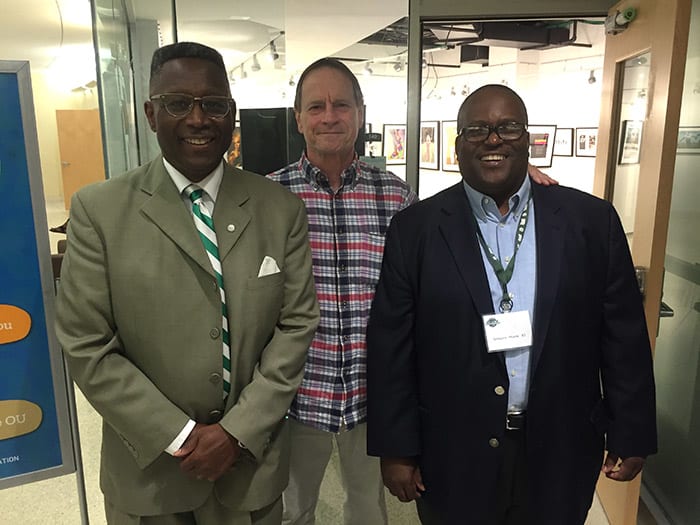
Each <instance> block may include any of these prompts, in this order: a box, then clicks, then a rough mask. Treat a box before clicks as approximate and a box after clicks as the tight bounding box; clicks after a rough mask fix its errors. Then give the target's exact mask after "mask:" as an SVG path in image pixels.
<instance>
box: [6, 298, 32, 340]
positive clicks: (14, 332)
mask: <svg viewBox="0 0 700 525" xmlns="http://www.w3.org/2000/svg"><path fill="white" fill-rule="evenodd" d="M31 327H32V318H31V316H30V315H29V314H28V313H27V312H25V311H24V310H22V309H21V308H18V307H17V306H12V305H11V304H0V345H2V344H7V343H14V342H15V341H20V340H22V339H24V338H25V337H27V334H28V333H29V330H30V329H31Z"/></svg>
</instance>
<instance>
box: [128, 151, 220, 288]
mask: <svg viewBox="0 0 700 525" xmlns="http://www.w3.org/2000/svg"><path fill="white" fill-rule="evenodd" d="M141 190H142V191H143V192H145V193H146V194H148V195H149V196H150V198H149V199H148V200H146V202H145V203H144V205H143V206H142V208H141V210H142V211H143V213H144V214H145V215H146V216H147V217H149V218H150V219H151V220H152V221H153V222H154V223H155V224H156V225H157V226H158V228H160V230H161V231H162V232H163V233H164V234H165V235H167V236H168V237H169V238H170V239H171V240H172V241H173V242H174V243H175V244H177V245H178V246H179V247H180V249H181V250H182V251H183V252H184V253H186V254H187V255H188V256H189V257H191V258H192V259H193V260H194V261H195V262H196V263H197V264H198V265H199V266H201V267H202V269H203V270H205V271H206V272H207V273H209V274H211V275H212V276H214V269H213V268H212V266H211V263H210V262H209V258H208V257H207V254H206V251H205V250H204V245H203V244H202V240H201V239H200V238H199V234H198V233H197V228H196V227H195V225H194V221H193V220H192V216H191V214H190V212H189V211H188V209H187V206H186V205H185V203H184V202H183V201H182V197H181V196H180V194H179V193H178V191H177V187H176V186H175V183H174V182H173V181H172V179H171V178H170V176H169V175H168V172H167V171H166V169H165V166H164V165H163V158H162V157H161V156H158V158H156V159H155V160H154V161H152V162H151V164H150V165H149V166H148V169H147V170H146V172H145V173H144V174H143V180H142V183H141Z"/></svg>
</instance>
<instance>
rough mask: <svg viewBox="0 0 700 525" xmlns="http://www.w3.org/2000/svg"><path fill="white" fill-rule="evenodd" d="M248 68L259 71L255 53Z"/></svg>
mask: <svg viewBox="0 0 700 525" xmlns="http://www.w3.org/2000/svg"><path fill="white" fill-rule="evenodd" d="M250 69H252V70H253V71H260V62H258V55H257V53H256V54H254V55H253V65H252V66H250Z"/></svg>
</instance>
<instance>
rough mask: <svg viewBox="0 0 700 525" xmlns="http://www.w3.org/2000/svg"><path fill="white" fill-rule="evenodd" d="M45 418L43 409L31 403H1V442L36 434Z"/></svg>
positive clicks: (11, 401)
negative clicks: (32, 433) (31, 433)
mask: <svg viewBox="0 0 700 525" xmlns="http://www.w3.org/2000/svg"><path fill="white" fill-rule="evenodd" d="M43 418H44V416H43V413H42V411H41V407H40V406H39V405H37V404H36V403H32V402H31V401H25V400H23V399H9V400H6V401H0V441H1V440H3V439H10V438H14V437H18V436H23V435H25V434H29V433H30V432H34V431H35V430H36V429H37V428H39V426H40V425H41V421H42V419H43Z"/></svg>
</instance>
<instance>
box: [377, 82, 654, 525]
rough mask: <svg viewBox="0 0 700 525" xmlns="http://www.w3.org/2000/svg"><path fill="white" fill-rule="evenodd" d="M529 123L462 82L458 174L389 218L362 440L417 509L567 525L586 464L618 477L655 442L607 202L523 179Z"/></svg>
mask: <svg viewBox="0 0 700 525" xmlns="http://www.w3.org/2000/svg"><path fill="white" fill-rule="evenodd" d="M527 122H528V120H527V110H526V108H525V105H524V103H523V101H522V100H521V98H520V97H519V96H518V95H517V94H516V93H515V92H514V91H512V90H511V89H510V88H507V87H505V86H502V85H488V86H484V87H482V88H480V89H478V90H476V91H475V92H474V93H472V94H471V95H470V96H469V97H467V99H466V100H465V101H464V103H463V104H462V106H461V108H460V110H459V114H458V128H459V130H460V131H459V135H458V137H457V139H456V141H455V150H456V152H457V155H458V159H459V166H460V171H461V173H462V177H463V179H464V181H463V182H461V183H459V184H457V185H456V186H453V187H451V188H449V189H447V190H445V191H443V192H441V193H439V194H437V195H435V196H433V197H432V198H429V199H426V200H425V201H423V202H421V203H418V204H416V205H414V206H411V207H409V208H407V209H406V210H404V211H402V212H400V213H399V214H398V215H396V216H395V217H394V219H393V221H392V223H391V226H390V228H389V231H388V233H387V239H386V248H385V252H384V261H383V266H382V272H381V277H380V280H379V284H378V289H377V292H376V296H375V299H374V303H373V306H372V312H371V316H370V322H369V328H368V338H367V341H368V453H369V454H370V455H375V456H380V457H381V463H382V475H383V478H384V482H385V485H386V486H387V487H388V488H389V490H390V491H391V492H392V494H394V495H395V496H397V497H398V498H399V499H400V500H402V501H411V500H416V502H417V505H418V512H419V515H420V518H421V521H422V523H424V524H430V525H433V524H449V525H452V524H457V523H475V524H476V523H478V524H480V525H490V524H498V525H505V524H508V525H515V524H537V525H543V524H556V525H575V524H582V523H583V522H584V521H585V518H586V515H587V513H588V509H589V508H590V505H591V502H592V498H593V492H594V489H595V483H596V480H597V478H598V473H599V472H600V470H601V466H602V469H603V471H604V472H605V474H606V475H607V476H608V477H609V478H612V479H614V480H619V481H626V480H630V479H633V478H634V477H635V476H636V475H637V474H638V473H639V472H640V470H641V468H642V466H643V463H644V458H645V457H646V456H647V455H649V454H652V453H654V452H655V451H656V424H655V400H654V380H653V372H652V360H651V349H650V345H649V337H648V334H647V329H646V324H645V319H644V312H643V308H642V298H641V294H640V293H639V290H638V287H637V283H636V279H635V275H634V269H633V265H632V260H631V257H630V254H629V249H628V246H627V241H626V239H625V234H624V232H623V229H622V225H621V223H620V220H619V218H618V216H617V214H616V212H615V210H614V209H613V207H612V206H611V205H610V204H609V203H608V202H606V201H603V200H600V199H598V198H595V197H593V196H591V195H588V194H585V193H582V192H579V191H576V190H573V189H570V188H564V187H560V186H546V187H545V186H538V185H536V184H531V183H530V179H529V177H528V176H527V163H528V141H529V137H528V133H527ZM516 256H517V257H516ZM604 450H607V455H606V456H605V459H604Z"/></svg>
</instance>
